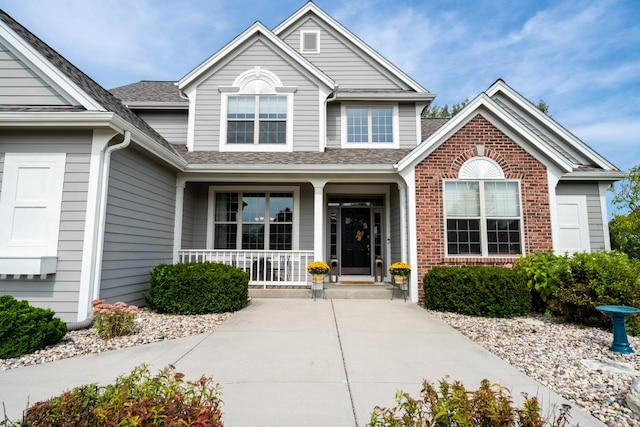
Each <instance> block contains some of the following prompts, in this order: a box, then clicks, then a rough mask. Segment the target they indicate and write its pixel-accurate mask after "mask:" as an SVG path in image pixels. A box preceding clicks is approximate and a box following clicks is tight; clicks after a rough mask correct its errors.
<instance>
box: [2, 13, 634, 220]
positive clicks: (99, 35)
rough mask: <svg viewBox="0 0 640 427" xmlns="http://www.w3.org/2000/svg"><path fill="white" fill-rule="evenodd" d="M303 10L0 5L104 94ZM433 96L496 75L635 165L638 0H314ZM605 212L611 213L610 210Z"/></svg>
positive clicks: (448, 100)
mask: <svg viewBox="0 0 640 427" xmlns="http://www.w3.org/2000/svg"><path fill="white" fill-rule="evenodd" d="M304 3H305V2H304V1H302V0H300V1H292V0H271V1H251V0H246V1H243V2H235V1H234V2H231V1H219V0H189V1H184V0H162V1H158V0H156V1H154V0H108V1H107V0H90V1H87V0H19V1H18V0H0V7H1V8H2V9H4V10H5V11H6V12H7V13H9V14H10V15H11V16H12V17H13V18H15V19H16V20H18V21H19V22H20V23H21V24H23V25H24V26H26V27H27V28H28V29H29V30H31V31H32V32H33V33H35V34H36V35H37V36H39V37H40V38H41V39H43V40H44V41H45V42H46V43H48V44H49V45H50V46H51V47H53V48H54V49H56V50H57V51H58V52H59V53H60V54H62V55H63V56H65V57H66V58H67V59H68V60H70V61H71V62H72V63H74V64H75V65H76V66H77V67H79V68H80V69H81V70H82V71H84V72H85V73H87V74H88V75H89V76H90V77H92V78H93V79H94V80H96V81H97V82H98V83H100V84H101V85H102V86H104V87H106V88H108V89H109V88H113V87H117V86H122V85H125V84H128V83H133V82H137V81H139V80H174V81H175V80H179V79H180V78H181V77H183V76H184V75H185V74H187V73H188V72H189V71H191V70H192V69H193V68H195V67H196V66H197V65H198V64H200V63H201V62H202V61H204V60H205V59H206V58H208V57H209V56H211V55H212V54H213V53H215V52H216V51H217V50H218V49H220V48H221V47H223V46H224V45H225V44H226V43H228V42H229V41H231V40H232V39H233V38H234V37H235V36H237V35H238V34H239V33H241V32H242V31H244V30H245V29H246V28H247V27H249V26H250V25H251V24H253V23H254V22H255V21H261V22H262V23H263V24H265V25H266V26H267V27H269V28H274V27H276V26H277V25H278V24H279V23H280V22H282V21H283V20H284V19H286V18H287V17H288V16H290V15H291V14H293V13H294V12H295V11H296V10H298V9H299V8H300V7H302V6H303V5H304ZM316 4H317V5H318V6H320V7H321V8H322V9H323V10H325V11H326V12H327V13H328V14H329V15H331V16H333V17H334V18H335V19H337V20H338V21H339V22H340V23H342V24H343V25H344V26H345V27H347V28H348V29H349V30H350V31H352V32H353V33H354V34H356V35H357V36H358V37H360V38H361V39H362V40H363V41H365V42H366V43H368V44H369V45H370V46H371V47H373V48H374V49H376V50H377V51H378V52H380V53H381V54H382V55H383V56H385V57H386V58H388V59H389V60H390V61H391V62H393V63H394V64H395V65H397V66H398V67H399V68H401V69H402V70H403V71H405V72H406V73H407V74H409V75H410V76H411V77H412V78H414V79H415V80H416V81H418V82H419V83H420V84H422V85H423V86H424V87H426V88H427V89H428V90H429V91H431V92H435V93H437V94H438V97H437V98H436V104H438V105H443V104H449V105H451V104H453V103H457V102H460V101H463V100H464V99H467V98H468V99H472V98H474V97H475V96H476V95H478V94H479V93H480V92H482V91H483V90H485V89H487V88H488V87H489V86H490V85H491V84H492V83H493V82H494V81H495V80H497V79H498V78H502V79H504V80H505V81H506V82H507V83H508V84H509V85H510V86H512V87H513V88H514V89H516V90H517V91H518V92H520V93H521V94H522V95H523V96H525V97H526V98H528V99H529V100H531V101H532V102H534V103H537V102H538V101H539V100H540V99H544V100H545V102H547V104H548V105H549V107H550V114H551V116H552V117H553V118H554V119H556V120H557V121H558V122H559V123H560V124H561V125H563V126H564V127H566V128H567V129H569V130H570V131H571V132H573V133H574V134H575V135H576V136H578V137H579V138H580V139H582V140H583V141H584V142H586V143H587V144H589V145H590V146H591V147H592V148H594V149H595V150H597V151H598V152H600V153H601V154H602V155H604V156H605V157H606V158H607V159H608V160H609V161H611V162H612V163H613V164H614V165H616V166H617V167H619V168H620V169H622V170H625V171H626V170H629V169H630V168H631V167H633V166H635V165H638V164H640V21H639V20H638V19H637V17H638V16H640V2H638V1H635V0H592V1H580V0H557V1H547V0H518V1H512V0H473V1H472V0H464V1H452V0H448V1H446V0H416V1H407V0H381V1H376V0H373V1H364V0H354V1H344V0H341V1H334V0H318V1H316ZM610 210H611V209H610Z"/></svg>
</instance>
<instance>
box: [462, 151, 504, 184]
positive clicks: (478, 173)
mask: <svg viewBox="0 0 640 427" xmlns="http://www.w3.org/2000/svg"><path fill="white" fill-rule="evenodd" d="M458 179H505V177H504V172H503V170H502V168H501V167H500V165H499V164H498V163H497V162H496V161H495V160H493V159H490V158H488V157H482V156H476V157H472V158H471V159H469V160H467V161H466V162H464V163H463V164H462V166H461V167H460V171H459V172H458Z"/></svg>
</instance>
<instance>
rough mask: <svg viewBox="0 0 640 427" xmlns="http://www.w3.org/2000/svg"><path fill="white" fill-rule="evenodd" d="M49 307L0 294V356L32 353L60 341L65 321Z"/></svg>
mask: <svg viewBox="0 0 640 427" xmlns="http://www.w3.org/2000/svg"><path fill="white" fill-rule="evenodd" d="M54 316H55V313H54V312H53V311H51V310H50V309H43V308H37V307H32V306H30V305H29V303H28V302H27V301H25V300H22V301H18V300H16V299H15V298H14V297H12V296H11V295H3V296H0V359H10V358H12V357H18V356H21V355H23V354H27V353H32V352H34V351H36V350H39V349H41V348H44V347H46V346H48V345H51V344H55V343H57V342H59V341H60V340H61V339H62V337H63V336H64V334H66V333H67V325H66V324H65V323H64V322H63V321H62V320H60V319H59V318H57V317H54Z"/></svg>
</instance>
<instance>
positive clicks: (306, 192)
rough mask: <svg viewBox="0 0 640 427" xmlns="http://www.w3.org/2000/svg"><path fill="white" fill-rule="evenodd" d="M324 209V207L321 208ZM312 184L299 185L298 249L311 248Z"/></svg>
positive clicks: (312, 227)
mask: <svg viewBox="0 0 640 427" xmlns="http://www.w3.org/2000/svg"><path fill="white" fill-rule="evenodd" d="M323 210H326V208H323ZM313 223H314V220H313V186H312V185H311V184H302V185H301V186H300V250H301V251H305V250H313V230H314V226H313Z"/></svg>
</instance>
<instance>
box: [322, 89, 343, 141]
mask: <svg viewBox="0 0 640 427" xmlns="http://www.w3.org/2000/svg"><path fill="white" fill-rule="evenodd" d="M339 87H340V85H338V84H336V85H335V86H334V87H333V92H331V95H329V96H328V97H327V99H325V100H324V116H325V126H324V149H325V150H326V149H327V131H328V129H327V125H326V123H327V120H326V117H327V105H328V104H329V103H330V102H333V101H335V100H336V98H337V97H338V88H339Z"/></svg>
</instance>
